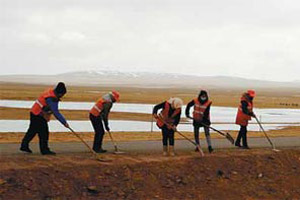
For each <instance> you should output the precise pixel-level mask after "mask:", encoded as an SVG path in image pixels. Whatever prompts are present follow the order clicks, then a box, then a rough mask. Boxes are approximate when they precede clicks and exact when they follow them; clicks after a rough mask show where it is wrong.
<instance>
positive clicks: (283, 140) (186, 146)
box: [0, 137, 300, 155]
mask: <svg viewBox="0 0 300 200" xmlns="http://www.w3.org/2000/svg"><path fill="white" fill-rule="evenodd" d="M271 140H272V141H273V143H274V144H275V145H276V147H277V148H287V147H300V137H275V138H271ZM88 143H89V145H92V142H88ZM212 144H213V148H214V149H215V150H218V149H224V148H225V149H227V148H235V147H234V146H233V145H232V144H231V143H229V141H228V140H226V139H213V140H212ZM248 144H249V146H250V147H251V148H271V146H270V144H269V143H268V141H267V139H266V138H248ZM201 145H202V148H203V149H205V150H206V149H207V144H206V141H205V140H202V141H201ZM19 146H20V144H16V143H13V144H0V154H2V155H4V154H21V153H22V152H20V151H19ZM49 146H50V148H51V150H53V151H55V152H56V153H78V152H87V151H88V150H87V148H86V147H85V146H84V145H83V144H82V143H80V142H56V143H50V145H49ZM118 146H119V148H120V149H121V150H122V151H126V152H148V153H150V152H158V151H161V150H162V143H161V141H131V142H119V143H118ZM30 148H31V149H32V150H33V151H34V153H39V148H38V143H31V144H30ZM103 148H104V149H107V150H108V151H109V152H113V151H114V148H113V145H112V143H111V142H106V143H105V144H104V145H103ZM194 148H195V147H194V146H193V144H191V143H189V142H188V141H187V140H176V141H175V149H176V151H177V152H180V151H191V150H193V149H194Z"/></svg>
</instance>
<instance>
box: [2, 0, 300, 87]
mask: <svg viewBox="0 0 300 200" xmlns="http://www.w3.org/2000/svg"><path fill="white" fill-rule="evenodd" d="M0 2H1V4H0V16H1V18H0V25H1V26H0V31H1V33H0V36H1V41H0V42H1V43H0V66H1V75H4V74H48V73H49V74H57V73H62V72H69V71H78V70H101V69H110V70H120V71H156V72H173V73H183V74H193V73H194V74H197V75H205V76H215V75H224V76H238V77H245V78H256V79H265V80H276V81H289V80H296V79H298V80H299V79H300V77H299V74H300V1H298V0H194V1H193V0H80V1H79V0H78V1H74V0H72V1H71V0H0Z"/></svg>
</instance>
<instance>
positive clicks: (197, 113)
mask: <svg viewBox="0 0 300 200" xmlns="http://www.w3.org/2000/svg"><path fill="white" fill-rule="evenodd" d="M211 103H212V102H211V101H206V102H205V103H204V104H200V101H199V100H198V98H195V99H194V112H193V118H194V119H195V120H197V121H201V120H202V118H203V115H204V112H205V111H206V109H207V108H208V106H209V105H210V104H211ZM208 118H209V116H208Z"/></svg>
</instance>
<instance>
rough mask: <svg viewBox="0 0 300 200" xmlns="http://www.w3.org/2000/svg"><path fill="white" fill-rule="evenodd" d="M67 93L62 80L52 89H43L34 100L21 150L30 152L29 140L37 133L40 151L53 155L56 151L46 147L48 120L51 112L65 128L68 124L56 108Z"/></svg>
mask: <svg viewBox="0 0 300 200" xmlns="http://www.w3.org/2000/svg"><path fill="white" fill-rule="evenodd" d="M66 93H67V89H66V86H65V84H64V83H63V82H60V83H58V85H57V86H56V87H55V88H54V89H53V88H49V89H47V90H46V91H44V92H43V93H42V94H41V95H40V97H39V98H38V99H37V100H36V101H35V103H34V104H33V106H32V108H31V110H30V125H29V128H28V131H27V132H26V134H25V136H24V138H23V140H22V144H21V147H20V150H21V151H24V152H27V153H32V151H31V149H30V148H29V143H30V141H31V140H32V139H33V138H34V136H35V135H36V134H37V133H38V136H39V140H40V141H39V144H40V151H41V154H43V155H55V154H56V153H55V152H53V151H50V149H49V147H48V139H49V127H48V122H49V121H50V118H51V114H54V116H55V117H56V119H57V120H58V121H59V122H60V123H61V124H63V125H64V126H65V127H66V128H69V125H68V123H67V121H66V119H65V118H64V116H63V115H62V114H60V112H59V110H58V102H59V101H60V100H61V98H62V97H63V96H64V95H65V94H66Z"/></svg>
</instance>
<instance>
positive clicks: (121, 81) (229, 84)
mask: <svg viewBox="0 0 300 200" xmlns="http://www.w3.org/2000/svg"><path fill="white" fill-rule="evenodd" d="M0 81H1V82H10V83H26V84H55V83H57V82H58V81H64V82H66V84H68V85H77V86H118V87H149V88H151V87H152V88H157V87H165V88H168V87H172V88H175V87H178V88H186V87H190V88H199V87H205V88H254V89H255V88H295V89H300V83H299V82H273V81H262V80H250V79H245V78H237V77H226V76H195V75H182V74H175V73H156V72H121V71H109V70H101V71H76V72H70V73H63V74H57V75H2V76H0Z"/></svg>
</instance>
